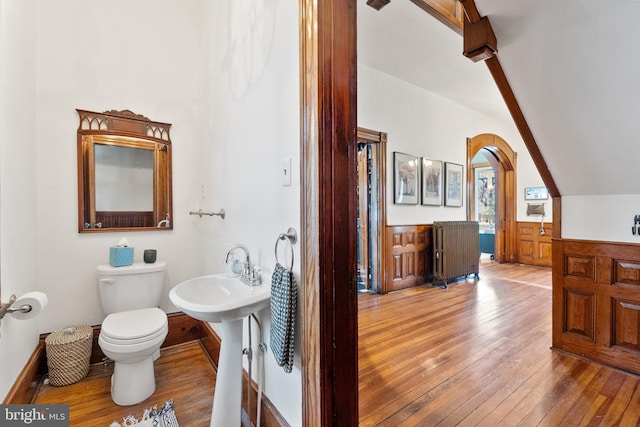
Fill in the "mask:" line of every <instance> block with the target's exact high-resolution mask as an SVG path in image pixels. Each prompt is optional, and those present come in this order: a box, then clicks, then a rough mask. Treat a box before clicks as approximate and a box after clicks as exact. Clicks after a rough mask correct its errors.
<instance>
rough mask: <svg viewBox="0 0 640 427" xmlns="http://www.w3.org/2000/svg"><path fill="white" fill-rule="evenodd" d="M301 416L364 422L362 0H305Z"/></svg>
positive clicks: (316, 422) (318, 421)
mask: <svg viewBox="0 0 640 427" xmlns="http://www.w3.org/2000/svg"><path fill="white" fill-rule="evenodd" d="M300 19H301V25H300V31H301V34H300V44H301V64H300V66H301V79H300V81H301V104H302V109H301V133H302V136H301V163H302V164H301V218H302V231H301V237H302V239H301V240H302V245H301V249H302V260H303V261H302V281H301V283H302V286H303V287H304V288H303V290H302V295H303V301H302V313H301V314H302V316H301V317H302V383H303V384H302V393H303V402H302V418H303V423H304V425H305V426H314V427H315V426H330V425H331V426H333V425H345V426H354V425H357V424H358V357H357V355H358V350H357V348H358V347H357V339H358V337H357V332H358V329H357V289H356V286H357V284H356V280H355V277H356V276H355V274H356V251H355V245H353V244H352V242H355V241H356V221H355V218H356V202H357V198H356V193H355V189H356V161H357V159H356V154H357V144H356V126H357V125H356V111H357V110H356V100H357V97H356V79H357V70H356V2H355V0H300Z"/></svg>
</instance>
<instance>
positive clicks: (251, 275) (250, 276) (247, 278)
mask: <svg viewBox="0 0 640 427" xmlns="http://www.w3.org/2000/svg"><path fill="white" fill-rule="evenodd" d="M236 249H241V250H242V251H244V255H245V261H244V262H243V263H242V272H241V273H240V280H242V282H243V283H246V284H247V285H249V286H258V285H260V284H261V283H262V279H261V277H260V273H259V272H258V270H256V267H255V265H253V264H251V256H250V255H249V249H247V247H246V246H245V245H241V244H236V245H233V246H232V247H231V249H229V251H227V255H226V256H225V257H224V263H225V264H229V262H230V261H231V260H230V259H229V258H230V256H231V253H232V252H233V251H234V250H236Z"/></svg>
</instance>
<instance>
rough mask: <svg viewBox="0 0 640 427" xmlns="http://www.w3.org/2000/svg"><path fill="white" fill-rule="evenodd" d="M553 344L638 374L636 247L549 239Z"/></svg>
mask: <svg viewBox="0 0 640 427" xmlns="http://www.w3.org/2000/svg"><path fill="white" fill-rule="evenodd" d="M553 256H554V265H553V300H554V303H553V346H554V347H556V348H559V349H561V350H565V351H567V352H569V353H574V354H576V355H579V356H582V357H586V358H589V359H592V360H595V361H597V362H600V363H604V364H605V365H609V366H612V367H615V368H620V369H623V370H626V371H629V372H632V373H635V374H640V245H639V244H632V243H612V242H595V241H586V240H569V239H554V240H553Z"/></svg>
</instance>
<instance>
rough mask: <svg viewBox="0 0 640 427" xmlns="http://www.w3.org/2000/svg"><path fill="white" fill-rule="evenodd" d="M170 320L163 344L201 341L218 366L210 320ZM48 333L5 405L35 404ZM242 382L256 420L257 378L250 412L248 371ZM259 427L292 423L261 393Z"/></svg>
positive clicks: (95, 358) (96, 357)
mask: <svg viewBox="0 0 640 427" xmlns="http://www.w3.org/2000/svg"><path fill="white" fill-rule="evenodd" d="M167 320H168V322H169V333H168V334H167V338H166V339H165V341H164V343H163V345H162V347H170V346H174V345H178V344H184V343H186V342H189V341H194V340H199V341H200V345H201V346H202V348H203V350H204V351H205V353H206V354H207V356H208V357H209V358H210V360H211V362H212V364H213V365H214V366H215V367H216V369H217V367H218V357H219V355H220V343H221V339H220V337H219V336H218V334H216V332H215V331H214V330H213V328H212V327H211V325H209V324H208V323H207V322H201V321H199V320H196V319H193V318H192V317H189V316H187V315H186V314H184V313H172V314H169V315H167ZM48 335H49V334H42V335H40V341H39V342H38V345H37V346H36V348H35V350H34V351H33V353H32V354H31V357H29V360H28V361H27V363H26V364H25V366H24V368H23V369H22V371H21V372H20V375H19V376H18V378H17V379H16V381H15V382H14V384H13V386H12V387H11V390H9V392H8V393H7V396H6V397H5V399H4V401H3V402H2V403H3V404H25V403H29V404H30V403H33V401H34V400H35V398H36V395H37V392H38V387H39V385H40V383H41V382H42V380H43V379H44V376H45V375H46V373H47V369H48V368H47V355H46V345H45V339H46V337H47V336H48ZM99 335H100V326H99V325H98V326H93V349H92V353H91V364H95V363H101V362H102V359H103V357H104V354H103V353H102V351H101V350H100V346H99V345H98V336H99ZM243 378H244V381H243V382H242V390H243V391H242V393H243V402H242V408H243V410H244V411H245V415H246V414H250V418H251V421H252V422H253V423H254V424H255V423H256V421H257V420H256V408H257V407H256V403H257V401H258V400H257V399H258V386H257V384H256V383H255V381H253V380H252V381H251V383H252V384H251V393H252V394H251V402H252V405H251V406H252V408H251V411H248V410H247V407H246V401H247V400H246V396H247V378H248V374H247V373H246V372H243ZM260 424H261V426H260V427H263V426H264V427H288V426H289V423H287V421H286V420H285V419H284V417H283V416H282V414H280V412H278V410H277V408H276V407H275V406H274V405H273V404H272V403H271V401H269V399H268V398H267V397H266V396H265V395H264V394H263V395H262V417H261V422H260Z"/></svg>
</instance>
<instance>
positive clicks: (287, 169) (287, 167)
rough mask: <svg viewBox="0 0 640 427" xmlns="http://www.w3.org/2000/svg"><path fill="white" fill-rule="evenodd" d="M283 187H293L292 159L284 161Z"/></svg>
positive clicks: (288, 158)
mask: <svg viewBox="0 0 640 427" xmlns="http://www.w3.org/2000/svg"><path fill="white" fill-rule="evenodd" d="M282 186H283V187H289V186H291V157H287V158H286V159H282Z"/></svg>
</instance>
